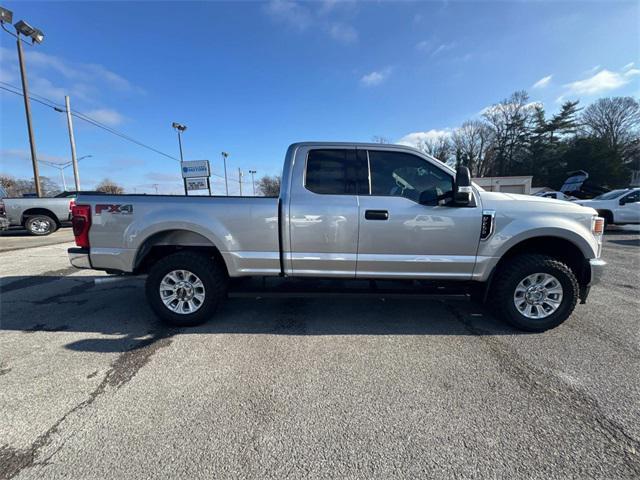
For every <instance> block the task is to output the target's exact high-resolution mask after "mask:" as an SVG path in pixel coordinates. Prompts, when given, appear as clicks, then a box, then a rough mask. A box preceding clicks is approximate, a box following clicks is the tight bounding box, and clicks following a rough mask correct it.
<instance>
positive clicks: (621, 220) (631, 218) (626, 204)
mask: <svg viewBox="0 0 640 480" xmlns="http://www.w3.org/2000/svg"><path fill="white" fill-rule="evenodd" d="M575 203H577V204H579V205H583V206H585V207H591V208H593V209H594V210H596V211H597V212H598V214H599V215H600V216H601V217H602V218H604V221H605V225H628V224H640V187H636V188H623V189H619V190H612V191H610V192H607V193H603V194H602V195H599V196H597V197H595V198H593V199H591V200H577V201H576V202H575Z"/></svg>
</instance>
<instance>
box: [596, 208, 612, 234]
mask: <svg viewBox="0 0 640 480" xmlns="http://www.w3.org/2000/svg"><path fill="white" fill-rule="evenodd" d="M598 215H599V216H601V217H602V218H604V227H603V230H606V229H607V228H609V227H610V226H611V225H613V214H612V213H611V212H610V211H608V210H604V211H598Z"/></svg>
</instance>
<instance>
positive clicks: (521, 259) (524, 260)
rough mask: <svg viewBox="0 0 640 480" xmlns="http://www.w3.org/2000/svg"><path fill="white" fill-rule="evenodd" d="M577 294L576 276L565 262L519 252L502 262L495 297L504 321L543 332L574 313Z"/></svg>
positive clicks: (496, 307) (532, 330)
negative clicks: (519, 253)
mask: <svg viewBox="0 0 640 480" xmlns="http://www.w3.org/2000/svg"><path fill="white" fill-rule="evenodd" d="M578 293H579V287H578V281H577V279H576V276H575V275H574V273H573V271H572V270H571V269H570V268H569V267H568V266H567V265H565V264H564V263H562V262H560V261H558V260H556V259H554V258H552V257H549V256H546V255H519V256H517V257H514V258H511V259H508V260H506V262H505V263H504V264H503V265H501V267H500V270H499V271H498V272H497V278H496V283H495V287H494V289H493V295H492V299H493V302H494V306H495V309H496V311H497V313H498V315H499V316H500V317H501V318H502V319H503V320H505V321H507V322H509V323H510V324H512V325H513V326H515V327H517V328H519V329H522V330H527V331H530V332H543V331H545V330H548V329H550V328H554V327H557V326H558V325H560V324H561V323H562V322H564V321H565V320H566V319H567V318H568V317H569V315H571V313H572V312H573V309H574V308H575V306H576V303H577V301H578Z"/></svg>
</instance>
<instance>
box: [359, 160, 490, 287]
mask: <svg viewBox="0 0 640 480" xmlns="http://www.w3.org/2000/svg"><path fill="white" fill-rule="evenodd" d="M358 156H359V157H360V158H364V159H365V161H366V162H367V164H368V168H369V172H370V174H369V182H370V191H371V195H360V196H359V203H360V210H359V216H360V235H359V242H358V265H357V272H356V276H357V277H358V278H434V279H458V280H460V279H471V275H472V273H473V268H474V265H475V260H476V253H477V248H478V243H479V240H480V225H481V221H482V210H481V207H480V206H479V205H478V206H474V207H451V206H446V203H447V202H448V201H450V200H451V196H452V192H453V182H454V178H453V175H452V174H451V173H449V172H448V171H447V170H445V169H444V168H441V167H439V166H437V165H436V162H437V161H434V162H432V161H429V160H427V159H426V158H423V157H421V156H418V155H414V154H412V153H409V152H402V151H394V150H393V149H380V150H374V149H370V150H358ZM427 191H428V192H429V193H430V194H431V196H432V197H434V202H433V204H431V205H422V204H420V203H419V200H420V198H421V194H422V193H423V192H427ZM436 195H437V196H438V197H440V198H441V199H442V200H440V201H439V202H438V201H437V200H435V196H436ZM423 201H424V200H423ZM436 203H439V204H436Z"/></svg>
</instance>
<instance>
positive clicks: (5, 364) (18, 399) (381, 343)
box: [0, 229, 640, 479]
mask: <svg viewBox="0 0 640 480" xmlns="http://www.w3.org/2000/svg"><path fill="white" fill-rule="evenodd" d="M68 234H69V232H68V230H63V231H61V232H58V233H56V235H57V236H58V237H54V236H51V237H47V238H44V239H35V240H39V241H40V243H39V242H37V241H34V240H33V237H15V236H14V235H12V236H10V237H5V236H3V237H0V265H1V267H2V268H1V272H0V275H1V277H2V278H0V289H1V290H0V291H1V303H0V314H1V323H0V478H18V479H27V478H30V479H51V478H82V479H103V478H129V479H141V478H169V477H176V478H203V477H206V478H259V479H264V478H278V479H280V478H372V477H375V478H385V479H386V478H407V477H411V478H415V477H431V478H433V477H436V478H444V477H454V478H487V477H490V478H541V479H542V478H544V479H548V478H563V479H564V478H602V479H613V478H616V479H617V478H639V476H640V368H639V367H640V347H639V340H640V329H639V321H640V315H639V312H640V291H639V288H638V286H639V284H640V282H639V280H640V233H639V232H638V230H637V229H635V230H634V229H625V230H614V231H610V232H608V234H607V235H606V245H605V248H604V254H603V256H604V258H605V260H607V261H608V262H609V268H608V269H607V272H606V276H605V279H604V283H603V284H601V285H600V286H598V287H596V288H594V290H593V291H592V293H591V297H590V299H589V303H588V304H586V305H579V306H578V308H577V309H576V311H575V313H574V315H573V316H572V318H570V319H569V320H568V321H567V322H566V323H565V324H564V325H562V326H561V327H559V328H557V329H555V330H553V331H550V332H547V333H544V334H522V333H520V332H517V331H514V330H513V329H511V328H509V327H506V326H504V325H502V324H501V323H499V322H497V321H496V320H495V319H494V318H493V317H492V316H491V314H490V313H489V312H488V311H486V310H484V309H483V308H481V307H479V306H476V305H474V304H472V303H469V302H466V301H436V300H428V301H425V300H417V299H402V300H398V299H395V300H386V301H383V300H375V301H366V302H363V301H362V300H361V299H345V298H341V299H331V300H327V299H313V300H309V299H289V300H277V299H268V300H267V299H263V300H257V299H232V300H230V301H229V302H227V304H226V306H225V307H224V309H223V310H222V312H220V313H219V315H218V316H217V317H216V319H214V320H212V321H211V322H210V323H209V324H207V325H204V326H201V327H198V328H195V329H184V330H173V329H168V328H166V327H163V326H162V325H160V324H159V323H158V322H157V321H156V320H155V318H154V316H153V315H152V314H151V312H150V310H149V308H148V307H147V304H146V301H145V299H144V296H143V290H142V288H141V286H142V284H141V282H140V281H139V280H127V281H125V282H120V283H113V284H105V285H94V283H93V280H94V278H97V277H100V276H102V275H101V274H96V273H95V272H91V271H88V272H87V271H77V270H75V269H72V268H71V267H70V265H69V263H68V261H67V257H66V248H67V247H68V246H70V244H69V243H57V244H56V243H54V244H52V245H49V244H48V243H51V241H52V240H56V239H57V240H59V241H65V240H66V238H65V237H64V235H68ZM16 238H19V239H20V240H16ZM9 242H14V243H13V245H14V248H15V247H16V246H17V247H19V248H23V247H28V248H24V249H22V250H15V249H14V248H10V247H7V245H8V244H9ZM25 242H29V243H28V244H27V243H25ZM38 244H40V245H44V246H36V245H38ZM7 248H10V250H9V251H2V250H3V249H4V250H7Z"/></svg>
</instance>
